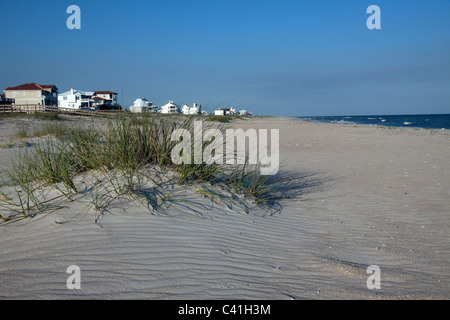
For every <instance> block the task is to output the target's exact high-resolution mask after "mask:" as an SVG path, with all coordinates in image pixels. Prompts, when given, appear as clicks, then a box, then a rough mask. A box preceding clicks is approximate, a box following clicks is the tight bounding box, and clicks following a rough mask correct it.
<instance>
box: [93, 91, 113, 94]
mask: <svg viewBox="0 0 450 320" xmlns="http://www.w3.org/2000/svg"><path fill="white" fill-rule="evenodd" d="M94 92H95V93H96V94H118V93H116V92H112V91H94Z"/></svg>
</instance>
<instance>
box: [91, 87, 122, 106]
mask: <svg viewBox="0 0 450 320" xmlns="http://www.w3.org/2000/svg"><path fill="white" fill-rule="evenodd" d="M94 93H95V96H94V101H95V102H94V106H95V107H96V108H97V109H99V110H120V109H121V106H120V105H119V103H118V102H117V95H118V94H117V93H116V92H113V91H94Z"/></svg>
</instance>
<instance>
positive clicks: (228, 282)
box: [0, 118, 450, 299]
mask: <svg viewBox="0 0 450 320" xmlns="http://www.w3.org/2000/svg"><path fill="white" fill-rule="evenodd" d="M17 121H28V122H29V123H28V124H27V125H35V126H38V125H39V121H38V120H23V119H22V120H18V119H6V120H1V119H0V145H1V144H2V143H3V144H4V143H7V142H8V141H10V140H11V139H12V138H11V136H12V135H13V134H14V130H16V128H17V123H16V122H17ZM232 125H233V126H234V127H236V128H243V129H247V128H255V129H258V128H262V129H279V130H280V159H281V162H282V167H281V168H280V175H281V176H282V177H288V178H289V181H290V183H288V184H286V185H285V186H284V187H285V190H283V192H285V193H286V195H287V196H289V197H290V198H288V199H284V200H282V201H281V202H280V205H281V210H280V211H279V212H276V213H275V214H273V215H268V214H267V212H266V211H264V210H263V209H259V208H252V209H250V210H249V211H248V213H247V212H245V210H244V209H243V207H242V206H239V205H234V204H233V203H228V205H226V204H225V203H224V202H221V201H212V200H211V199H209V198H204V197H202V196H201V195H199V194H198V193H196V192H195V186H188V187H185V188H183V189H182V192H179V195H178V196H179V197H181V198H185V199H190V200H191V201H192V203H195V204H196V205H193V206H189V205H187V204H186V203H185V202H182V201H180V202H178V203H176V202H175V203H174V204H173V205H172V206H171V207H170V208H169V209H168V210H167V211H166V212H165V214H151V213H150V212H149V211H148V210H145V208H142V207H141V206H139V205H137V204H135V203H133V202H131V201H128V202H126V201H122V202H118V203H114V204H113V205H111V207H110V208H109V209H108V212H105V213H104V214H103V215H101V216H100V217H98V214H97V213H95V212H94V211H92V210H89V209H87V207H86V205H85V204H83V201H74V202H65V203H63V204H62V206H63V208H61V209H59V210H56V211H55V212H53V213H50V214H48V215H39V216H37V217H35V218H33V219H27V220H22V221H19V222H15V223H10V224H8V225H3V226H0V241H1V245H0V298H2V299H448V298H449V297H450V294H449V284H450V267H449V262H450V261H449V259H450V238H449V230H450V161H449V159H450V133H449V131H440V130H423V129H417V130H416V129H413V128H395V129H389V128H378V127H375V126H354V125H342V124H324V123H308V122H304V121H301V120H297V119H291V118H255V119H253V120H245V121H240V120H239V121H236V122H234V123H233V124H232ZM17 148H18V147H11V148H3V149H0V166H5V165H6V164H7V162H8V161H11V160H10V159H14V158H13V155H14V150H15V149H17ZM88 178H89V177H87V176H83V177H81V178H80V179H88ZM87 192H88V191H86V193H87ZM86 197H87V198H89V195H86ZM96 217H98V220H97V223H96V222H95V219H96ZM70 265H77V266H79V267H80V270H81V289H80V290H69V289H68V288H67V286H66V281H67V278H68V277H69V276H70V274H68V273H66V270H67V267H68V266H70ZM370 265H377V266H379V267H380V270H381V289H379V290H377V289H374V290H369V289H368V288H367V285H366V282H367V278H368V277H369V276H370V274H368V273H366V270H367V267H368V266H370Z"/></svg>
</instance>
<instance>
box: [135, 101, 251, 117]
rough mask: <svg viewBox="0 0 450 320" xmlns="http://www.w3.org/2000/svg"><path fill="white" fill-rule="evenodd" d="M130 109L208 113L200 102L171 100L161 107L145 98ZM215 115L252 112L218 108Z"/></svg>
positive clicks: (151, 111) (171, 112)
mask: <svg viewBox="0 0 450 320" xmlns="http://www.w3.org/2000/svg"><path fill="white" fill-rule="evenodd" d="M130 111H131V112H133V113H145V112H150V113H163V114H177V113H181V114H185V115H194V114H208V113H207V112H206V111H202V105H201V104H199V103H191V104H184V105H183V106H179V105H177V104H175V103H174V102H173V101H169V102H168V103H166V104H165V105H163V106H161V107H160V108H159V109H158V107H157V106H156V105H154V104H153V102H150V101H148V100H147V99H145V98H139V99H136V100H135V101H134V103H133V105H132V106H130ZM212 114H214V115H222V116H225V115H236V114H239V115H251V114H252V113H251V112H249V111H247V110H240V111H239V112H236V109H234V108H220V109H216V110H214V111H213V112H212Z"/></svg>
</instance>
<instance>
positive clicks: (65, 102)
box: [58, 89, 95, 109]
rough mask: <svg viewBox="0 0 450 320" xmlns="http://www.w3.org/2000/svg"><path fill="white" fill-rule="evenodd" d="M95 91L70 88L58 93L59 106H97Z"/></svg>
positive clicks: (77, 107) (83, 107) (78, 107)
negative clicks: (95, 104)
mask: <svg viewBox="0 0 450 320" xmlns="http://www.w3.org/2000/svg"><path fill="white" fill-rule="evenodd" d="M94 97H95V93H94V92H92V91H81V90H75V89H70V90H69V91H66V92H63V93H61V94H59V95H58V107H60V108H68V109H85V108H95V107H94V103H95V100H94Z"/></svg>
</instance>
